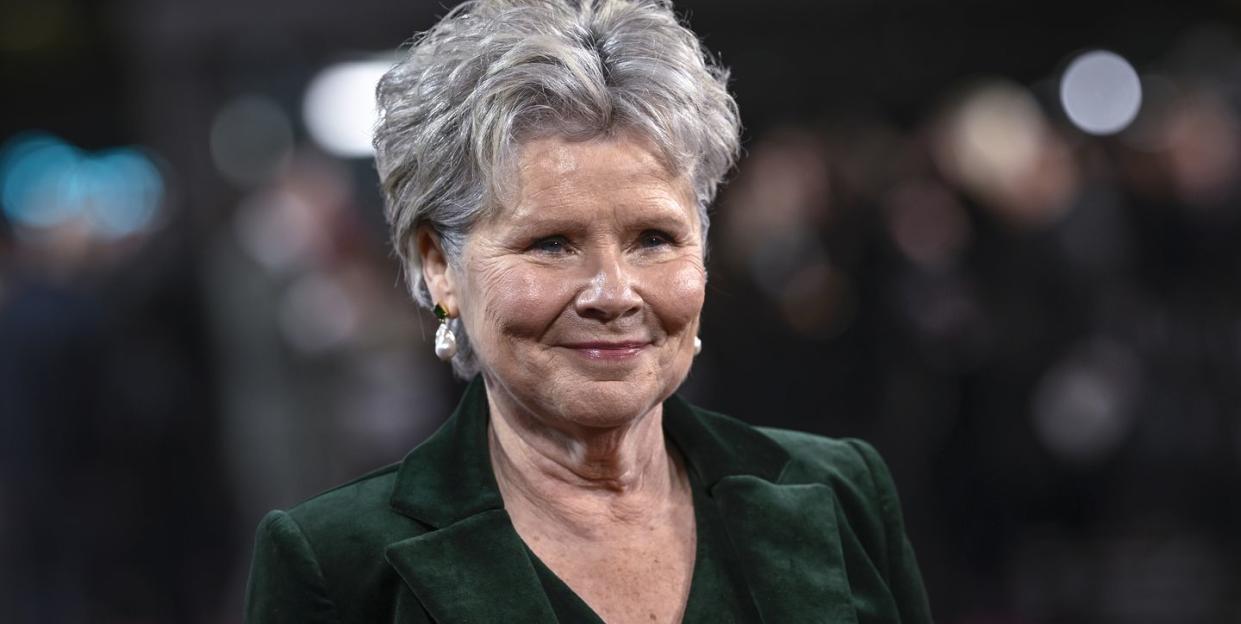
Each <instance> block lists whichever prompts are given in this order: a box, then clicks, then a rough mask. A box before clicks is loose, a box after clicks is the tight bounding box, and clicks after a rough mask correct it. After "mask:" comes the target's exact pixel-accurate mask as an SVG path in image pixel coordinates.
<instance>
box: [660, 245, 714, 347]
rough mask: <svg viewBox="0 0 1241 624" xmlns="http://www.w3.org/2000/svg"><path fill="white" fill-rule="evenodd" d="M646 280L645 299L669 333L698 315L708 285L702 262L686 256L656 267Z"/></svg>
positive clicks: (674, 331) (677, 330) (693, 319)
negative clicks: (678, 260)
mask: <svg viewBox="0 0 1241 624" xmlns="http://www.w3.org/2000/svg"><path fill="white" fill-rule="evenodd" d="M648 283H649V287H648V289H647V293H648V295H647V300H648V301H649V302H650V303H651V306H652V307H653V308H654V310H655V313H656V315H657V316H658V317H659V319H660V322H661V324H662V325H663V326H664V329H665V330H666V331H668V333H678V332H680V331H682V330H683V329H685V328H686V326H688V325H691V324H693V323H694V322H695V321H696V320H697V319H698V315H699V314H700V313H701V312H702V302H703V298H704V297H705V294H706V287H707V273H706V270H705V269H703V266H702V263H701V262H699V261H696V260H686V261H682V262H676V263H673V264H668V265H664V266H661V267H658V268H656V269H655V270H653V271H652V275H651V277H650V280H649V282H648Z"/></svg>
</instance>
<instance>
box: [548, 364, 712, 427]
mask: <svg viewBox="0 0 1241 624" xmlns="http://www.w3.org/2000/svg"><path fill="white" fill-rule="evenodd" d="M688 369H689V367H688V366H686V367H684V368H678V369H677V370H675V371H668V370H662V371H659V372H658V373H652V372H651V371H635V372H634V374H632V375H629V376H625V377H622V378H616V379H608V378H591V377H584V376H579V375H568V374H566V375H564V376H558V377H557V378H558V379H561V380H563V383H557V384H554V385H555V386H558V387H554V388H549V391H550V392H549V397H555V398H552V400H551V403H552V406H553V409H554V410H555V411H556V412H557V413H558V414H559V415H560V416H561V417H562V418H564V419H565V420H568V421H570V422H574V423H577V424H580V425H584V426H589V427H615V426H620V425H624V424H625V423H628V422H632V421H634V420H637V419H639V418H641V417H643V416H645V415H646V414H647V413H648V412H650V411H651V409H652V408H654V407H656V406H657V405H659V404H660V403H662V402H663V401H664V399H667V398H668V397H669V396H671V395H672V393H673V392H675V391H676V389H677V388H678V387H679V386H680V385H681V382H682V381H684V379H685V375H686V373H688Z"/></svg>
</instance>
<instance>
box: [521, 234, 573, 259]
mask: <svg viewBox="0 0 1241 624" xmlns="http://www.w3.org/2000/svg"><path fill="white" fill-rule="evenodd" d="M530 249H531V250H533V251H538V252H541V253H546V254H562V253H565V252H567V251H568V250H569V239H567V238H565V237H564V236H561V235H559V234H557V235H556V236H545V237H543V238H540V239H539V240H536V241H534V244H533V245H531V246H530Z"/></svg>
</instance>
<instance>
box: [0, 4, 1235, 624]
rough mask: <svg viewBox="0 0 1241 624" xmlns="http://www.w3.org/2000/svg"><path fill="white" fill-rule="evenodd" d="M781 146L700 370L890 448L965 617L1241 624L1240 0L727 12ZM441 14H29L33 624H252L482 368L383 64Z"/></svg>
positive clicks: (5, 12) (8, 209)
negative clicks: (380, 131)
mask: <svg viewBox="0 0 1241 624" xmlns="http://www.w3.org/2000/svg"><path fill="white" fill-rule="evenodd" d="M678 6H679V7H680V10H681V11H682V12H684V13H685V14H686V16H687V19H688V21H689V22H690V23H691V25H692V27H693V28H694V29H695V30H696V31H697V32H698V33H699V34H700V35H701V36H703V37H704V38H705V40H706V43H707V45H708V47H709V48H710V49H711V50H713V51H714V52H715V53H716V54H717V55H718V56H719V57H720V58H721V59H722V60H723V62H724V63H725V64H726V65H728V66H730V67H731V68H732V70H733V88H734V91H735V93H736V95H737V97H738V100H739V103H740V106H741V111H742V116H743V120H744V123H745V126H746V131H745V146H746V154H745V157H744V158H743V160H742V162H741V164H740V167H739V169H738V171H737V173H736V175H735V176H734V177H733V179H732V181H731V182H730V183H729V184H728V185H727V186H726V187H725V188H724V190H723V192H722V193H721V196H720V199H719V201H718V202H717V205H716V207H715V209H714V227H713V228H712V231H711V237H712V241H711V245H712V251H711V256H710V261H709V269H710V272H711V282H710V285H709V294H708V300H707V305H706V309H705V311H704V318H703V330H702V338H703V341H704V343H705V349H704V351H703V353H702V355H701V356H700V357H699V358H698V359H697V362H696V365H695V368H694V371H693V373H692V375H691V378H690V380H689V382H688V383H687V385H686V387H685V389H684V392H685V394H687V395H689V396H690V397H691V398H692V399H693V400H695V401H697V402H699V403H700V404H702V405H704V406H705V407H709V408H713V409H717V410H720V411H725V412H727V413H730V414H732V415H735V416H738V417H740V418H743V419H745V420H747V421H749V422H751V423H754V424H761V425H771V426H781V427H791V428H797V429H802V430H807V431H813V432H818V433H823V434H827V435H834V436H860V437H863V438H866V439H868V440H870V441H872V442H873V443H874V444H875V445H876V446H877V447H878V448H879V449H880V451H881V452H882V453H883V455H884V456H885V457H886V458H887V460H888V461H889V463H890V464H891V466H892V470H893V472H894V474H895V478H896V481H897V483H898V484H899V486H900V488H901V492H902V497H903V503H904V506H905V513H906V521H907V523H908V528H909V533H910V536H911V538H912V540H913V542H914V544H915V547H916V549H917V551H918V554H919V558H920V561H921V565H922V568H923V573H924V575H925V577H926V582H927V586H928V589H929V591H930V595H931V599H932V606H933V608H934V611H935V614H936V618H937V620H938V621H940V622H946V623H949V624H953V623H960V624H1025V623H1076V622H1083V623H1085V622H1126V623H1128V622H1133V623H1146V622H1152V623H1155V622H1160V623H1161V622H1167V623H1197V622H1202V623H1223V622H1238V621H1241V532H1239V531H1238V529H1237V527H1238V526H1239V522H1241V496H1238V494H1239V493H1241V117H1239V115H1241V37H1239V32H1241V31H1239V30H1238V27H1239V26H1241V2H1237V1H1236V0H1218V1H1215V2H1207V1H1190V0H1185V1H1181V2H1177V3H1171V2H1159V3H1154V2H1150V3H1142V2H1132V1H1130V2H1119V1H1090V0H1085V1H1082V0H1078V1H1074V2H1069V1H1066V0H1046V1H1043V2H1029V1H1019V2H985V1H982V0H963V1H956V2H952V3H948V2H932V1H930V0H866V1H860V0H832V1H809V0H783V1H779V2H777V1H766V2H743V1H741V0H712V1H707V0H693V1H690V0H686V1H684V2H680V3H679V4H678ZM445 10H446V9H445V5H444V4H441V3H440V2H438V1H435V2H432V1H429V0H406V1H404V2H391V1H390V0H351V1H350V2H338V1H329V0H298V1H296V2H295V1H294V0H246V1H244V2H243V1H242V0H217V1H216V2H211V3H207V2H189V1H187V0H113V1H103V0H0V54H2V55H3V56H2V58H3V62H2V64H0V85H2V89H3V92H4V93H5V94H6V95H5V96H3V104H2V106H3V107H4V111H5V112H4V114H3V116H2V117H0V199H2V203H3V213H2V216H0V620H2V621H5V622H100V623H106V624H112V623H126V624H138V623H155V622H178V623H179V622H188V623H195V622H203V623H216V622H219V623H228V622H238V621H240V612H241V601H242V595H243V591H244V582H245V578H246V574H247V567H248V564H249V556H250V548H251V545H252V536H253V530H254V527H255V526H256V524H257V522H258V520H259V518H261V516H262V515H263V513H265V512H266V511H267V510H269V509H271V508H275V507H287V506H289V505H292V504H294V503H295V502H297V501H298V500H300V499H302V498H305V497H307V496H310V495H312V494H314V493H316V492H318V491H320V490H322V489H324V488H326V487H329V486H331V485H333V484H336V483H339V482H341V481H344V480H346V479H348V478H350V477H352V476H355V475H357V474H360V473H362V472H364V471H366V470H369V469H371V468H374V467H377V466H380V465H383V464H386V463H389V462H392V461H396V460H398V459H399V458H400V457H401V456H402V455H404V453H405V452H407V451H408V450H409V449H410V448H411V447H412V446H413V445H415V444H417V443H418V442H419V441H420V440H422V439H423V438H424V437H425V436H426V435H428V434H429V433H430V432H431V431H433V430H434V429H435V427H437V426H438V425H439V424H440V422H442V421H443V419H444V418H446V417H447V415H448V413H449V412H450V410H451V408H452V406H453V404H454V403H455V398H456V396H457V395H458V393H459V391H460V388H461V386H460V384H459V383H458V382H456V381H454V380H453V379H452V378H451V376H450V374H449V371H448V369H447V367H446V366H443V365H441V364H440V363H439V362H438V361H437V360H435V358H434V355H433V353H432V348H431V336H432V334H433V330H434V321H433V319H432V318H431V317H430V316H429V315H427V314H425V313H423V312H420V311H418V310H416V309H415V307H414V306H413V305H412V303H411V302H410V301H409V300H408V298H407V297H406V295H405V294H404V291H403V288H402V286H401V283H400V279H399V275H398V268H397V266H396V263H395V261H394V259H393V256H392V254H391V253H390V251H389V247H388V245H387V243H386V232H385V228H384V225H383V219H382V216H381V212H380V199H379V194H378V191H377V179H376V175H375V171H374V167H373V164H372V162H371V161H370V160H369V148H368V142H369V137H368V136H367V133H368V131H369V125H370V123H371V122H372V120H373V115H374V112H373V104H372V98H371V89H372V88H373V85H374V82H375V80H376V79H377V78H378V76H379V74H381V73H382V72H383V71H384V69H385V68H386V66H387V65H388V64H389V63H391V62H392V60H393V59H394V58H395V57H394V56H393V55H394V51H395V50H396V48H397V47H398V46H399V45H400V44H401V43H402V42H404V41H406V40H407V39H408V38H409V37H410V36H411V35H412V34H413V33H414V32H415V31H418V30H422V29H425V28H427V27H429V26H430V25H431V24H432V23H434V21H435V19H436V17H437V16H439V15H442V14H443V13H444V11H445Z"/></svg>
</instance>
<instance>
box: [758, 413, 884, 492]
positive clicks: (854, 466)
mask: <svg viewBox="0 0 1241 624" xmlns="http://www.w3.org/2000/svg"><path fill="white" fill-rule="evenodd" d="M755 429H756V430H757V431H758V432H760V433H762V434H763V435H764V436H766V437H768V438H770V439H772V440H774V441H775V442H776V443H777V444H779V445H780V448H782V449H784V450H785V451H786V452H787V453H788V454H789V463H788V465H787V466H786V467H785V469H784V472H783V473H782V474H781V475H780V481H781V482H782V483H799V482H831V483H833V484H849V485H852V486H857V487H864V488H868V489H869V488H874V487H875V486H876V485H878V484H876V483H875V482H874V480H875V476H876V474H875V473H876V472H878V471H883V472H884V473H885V474H886V472H887V467H886V465H885V464H884V462H883V459H882V458H881V457H880V456H879V452H878V451H876V450H875V448H874V447H873V446H871V445H870V444H869V443H868V442H866V441H864V440H859V439H857V438H829V437H826V436H821V435H815V434H812V433H805V432H802V431H793V430H790V429H776V428H772V427H755Z"/></svg>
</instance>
